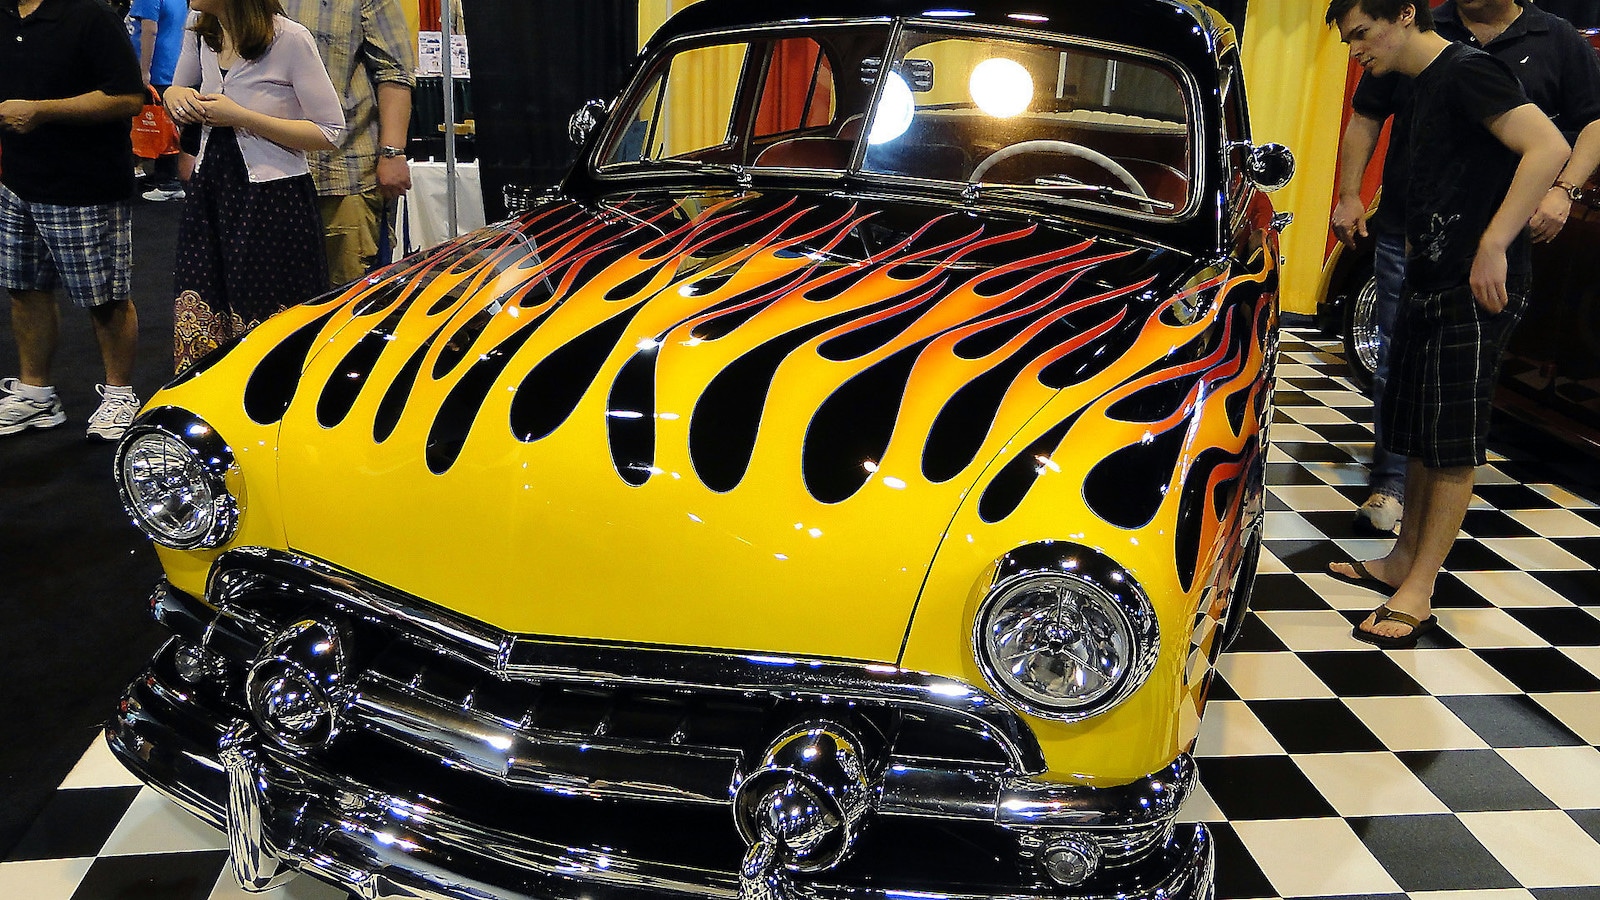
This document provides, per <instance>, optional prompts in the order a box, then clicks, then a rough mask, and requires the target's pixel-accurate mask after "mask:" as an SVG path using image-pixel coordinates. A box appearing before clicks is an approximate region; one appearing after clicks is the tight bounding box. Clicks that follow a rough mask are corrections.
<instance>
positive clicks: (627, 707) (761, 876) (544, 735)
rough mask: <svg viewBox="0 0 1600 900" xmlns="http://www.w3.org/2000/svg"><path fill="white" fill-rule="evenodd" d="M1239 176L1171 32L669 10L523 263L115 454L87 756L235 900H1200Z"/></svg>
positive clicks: (494, 264)
mask: <svg viewBox="0 0 1600 900" xmlns="http://www.w3.org/2000/svg"><path fill="white" fill-rule="evenodd" d="M758 7H759V8H758ZM1248 123H1249V118H1248V116H1247V113H1246V107H1245V93H1244V88H1243V83H1242V80H1241V74H1240V62H1239V50H1238V46H1237V42H1236V40H1235V37H1234V33H1233V31H1232V29H1231V28H1230V27H1229V26H1228V25H1227V23H1226V22H1225V21H1223V20H1222V19H1221V18H1220V17H1219V16H1217V15H1216V14H1215V13H1212V12H1211V11H1209V10H1208V9H1206V8H1205V7H1204V6H1201V5H1199V4H1197V3H1193V2H1189V0H1126V2H1122V3H1116V4H1106V3H1078V2H1034V3H1001V2H981V3H975V4H968V5H962V6H959V7H951V8H928V7H926V6H923V5H920V4H915V3H910V2H906V0H884V2H861V0H857V2H850V3H845V2H835V0H813V2H807V3H779V4H776V5H774V4H767V5H764V6H762V5H759V4H752V3H748V2H734V0H704V2H701V3H698V4H695V5H693V6H691V7H689V8H687V9H686V10H684V11H682V12H680V13H679V14H678V15H677V16H676V17H674V18H673V19H672V20H671V21H670V22H669V23H668V24H667V26H666V27H664V28H663V29H662V31H661V32H660V33H659V34H657V35H656V36H655V37H654V38H653V39H652V40H651V41H650V43H649V44H648V46H647V47H646V48H645V50H644V52H643V53H642V54H641V56H640V60H639V62H638V64H637V67H636V69H635V71H634V72H633V74H632V76H631V80H630V82H629V84H628V86H627V87H626V88H625V89H624V91H623V93H622V94H621V96H620V97H619V98H618V99H616V100H615V101H614V102H611V103H599V102H595V103H592V104H589V105H587V106H585V107H584V108H583V109H582V110H580V111H579V112H578V113H577V114H575V115H574V116H573V119H572V122H571V131H572V134H573V137H574V138H575V140H576V141H577V142H578V143H579V145H580V147H581V150H580V155H579V158H578V162H577V163H576V164H575V166H574V167H573V169H572V171H571V174H570V175H569V176H568V177H567V178H566V179H565V181H563V182H562V183H561V184H560V185H559V186H558V187H556V188H553V189H552V190H551V191H550V192H549V193H547V194H545V195H543V196H541V197H540V198H539V199H538V200H537V202H535V203H533V204H532V205H531V206H530V208H528V209H526V210H525V211H522V212H520V214H519V215H517V216H516V217H514V218H512V219H510V220H508V221H505V222H501V223H498V224H495V225H491V226H489V227H487V228H484V229H482V230H479V231H476V232H474V233H471V234H468V235H466V236H464V237H461V238H459V239H456V240H452V241H449V242H446V243H444V244H442V245H440V246H438V247H435V248H432V249H431V250H427V251H424V252H422V253H419V254H416V255H414V256H411V257H409V258H406V259H403V260H401V261H399V262H396V263H394V264H392V265H390V266H388V267H387V268H385V269H383V270H381V271H379V272H377V273H375V274H373V275H372V276H370V277H368V278H365V279H363V280H360V281H358V282H356V283H354V284H351V285H349V286H348V287H347V288H345V289H343V290H342V291H338V292H335V293H333V294H330V295H328V296H326V297H322V298H320V299H317V300H313V301H311V302H308V303H306V304H303V305H300V306H296V307H294V308H292V309H290V310H288V311H286V312H284V313H282V314H280V315H278V316H276V317H274V318H272V319H270V320H268V321H267V322H265V323H263V324H262V325H261V326H259V327H258V328H257V329H255V331H253V332H252V333H250V334H249V335H247V336H246V337H244V338H243V339H242V340H239V341H237V342H236V343H234V344H232V345H230V346H225V347H223V348H220V349H219V350H218V351H217V352H215V353H214V354H212V355H211V356H209V357H207V358H206V359H204V360H203V361H201V362H200V363H199V364H198V365H196V366H195V367H193V368H191V369H189V370H188V371H186V372H184V373H182V374H181V375H180V376H179V377H178V378H177V380H175V381H173V382H172V383H171V384H170V385H168V386H167V387H166V388H165V389H164V390H162V391H161V392H160V393H159V394H157V395H156V396H155V397H154V398H153V399H152V400H151V402H150V404H149V405H148V406H147V407H146V408H145V410H144V411H143V412H142V414H141V415H140V417H139V419H138V420H137V422H136V424H135V426H134V427H133V428H132V429H130V431H129V434H128V435H127V437H126V438H125V439H124V441H123V442H122V443H121V445H120V446H119V448H118V454H117V463H116V467H117V477H118V482H119V486H120V488H121V491H122V493H123V498H124V501H125V504H126V506H127V508H128V510H129V512H130V513H131V515H132V516H133V518H134V519H135V521H136V522H137V523H138V524H139V526H140V527H141V528H143V529H144V530H145V531H146V532H147V533H148V534H149V535H150V537H151V538H152V539H153V541H154V542H155V543H156V545H157V549H158V552H159V555H160V558H161V562H162V565H163V568H164V570H165V578H164V579H163V580H162V582H161V583H160V584H159V585H158V586H157V587H156V589H155V591H154V594H153V595H152V597H151V599H150V607H151V609H152V611H153V613H154V615H155V616H156V617H157V619H158V620H159V621H160V622H162V623H163V624H164V625H165V626H166V627H168V628H169V629H170V630H171V631H172V633H173V636H172V638H171V640H170V642H169V643H168V644H167V645H166V646H165V647H164V648H163V649H161V651H160V652H159V654H158V655H157V656H156V658H155V659H154V661H153V662H152V664H151V666H150V668H149V669H148V671H147V672H145V673H144V674H143V675H141V676H140V677H139V678H138V679H137V680H136V681H135V682H134V683H133V684H132V685H131V686H130V688H129V689H128V692H127V694H126V696H125V698H124V699H123V701H122V703H121V706H120V708H119V709H118V711H117V714H116V716H115V717H114V718H113V720H112V721H111V724H110V726H109V740H110V743H111V747H112V749H113V750H114V752H115V753H116V754H117V755H118V756H119V757H120V758H121V759H122V760H123V761H124V762H125V763H126V764H127V765H128V766H129V767H130V768H131V769H132V770H133V771H134V772H136V773H137V774H138V775H139V776H140V777H141V778H142V779H144V780H145V781H147V782H148V783H150V784H151V785H152V786H153V787H155V788H156V789H158V790H159V791H161V792H162V793H164V794H165V795H166V796H168V797H170V798H172V799H173V800H175V801H176V802H177V803H179V804H181V805H183V806H184V807H186V808H187V809H189V810H190V811H192V812H193V813H195V814H196V815H198V816H200V817H201V818H203V819H205V820H206V821H208V822H210V823H211V824H213V825H215V826H217V827H218V828H222V829H225V830H226V831H227V833H228V836H229V844H230V849H231V852H232V864H233V869H234V872H235V874H236V875H237V876H238V877H239V879H240V881H241V882H242V883H243V884H244V886H245V887H246V888H248V889H251V890H257V891H259V890H266V889H269V888H271V887H273V886H274V885H276V884H278V883H279V882H280V881H282V880H283V879H284V878H286V877H290V876H293V875H295V874H297V873H303V874H307V875H310V876H312V877H314V878H317V879H321V880H323V881H326V882H328V883H330V884H333V885H335V886H337V887H340V888H342V889H344V890H346V891H349V892H350V893H352V894H355V895H357V896H360V897H366V898H389V897H409V898H449V900H468V898H488V897H561V898H572V900H579V898H626V897H633V896H636V895H640V896H642V895H674V896H693V897H718V898H751V900H779V898H790V897H795V898H799V897H806V898H818V900H821V898H841V900H842V898H862V900H866V898H887V897H892V896H907V895H913V896H940V897H962V898H1000V897H1004V898H1016V900H1023V898H1045V897H1062V896H1083V897H1148V898H1156V897H1161V898H1191V897H1193V898H1201V897H1209V896H1211V892H1212V890H1213V888H1212V885H1213V880H1214V879H1213V871H1212V869H1213V859H1214V851H1213V847H1212V844H1211V839H1210V835H1209V833H1208V832H1207V830H1206V829H1205V827H1204V826H1203V825H1201V824H1196V823H1192V822H1181V821H1180V816H1179V815H1178V811H1179V807H1180V805H1181V804H1182V803H1183V801H1184V798H1185V797H1186V796H1187V795H1189V793H1190V792H1191V790H1192V788H1193V787H1194V785H1195V783H1196V774H1195V764H1194V762H1193V759H1192V757H1191V752H1192V749H1193V746H1194V743H1195V740H1196V735H1197V731H1198V727H1199V721H1200V714H1201V711H1202V709H1203V708H1204V705H1205V701H1206V692H1207V687H1208V684H1209V676H1210V672H1211V665H1212V663H1213V662H1214V661H1215V659H1216V656H1217V654H1218V653H1219V652H1221V648H1222V646H1223V644H1224V643H1225V641H1226V640H1227V639H1228V637H1229V636H1231V635H1232V634H1233V633H1234V632H1235V631H1236V630H1237V629H1238V628H1239V626H1240V623H1241V621H1242V617H1243V613H1244V610H1245V608H1246V604H1247V602H1248V597H1249V593H1250V588H1251V585H1252V583H1253V579H1254V574H1255V560H1256V553H1257V549H1258V547H1259V545H1260V541H1261V536H1262V535H1261V531H1262V521H1263V513H1262V506H1263V500H1262V498H1263V473H1264V468H1265V466H1264V461H1265V456H1266V446H1267V445H1266V428H1267V423H1268V420H1269V418H1270V414H1271V395H1272V373H1273V360H1274V354H1275V351H1276V346H1277V345H1276V327H1277V319H1278V312H1277V284H1278V232H1279V231H1280V230H1281V229H1282V227H1283V226H1284V224H1286V218H1287V217H1285V216H1282V215H1275V214H1274V213H1273V210H1272V207H1271V204H1270V203H1269V202H1268V200H1267V198H1266V195H1265V193H1264V191H1266V190H1271V189H1274V188H1276V187H1278V186H1281V185H1282V183H1283V182H1284V181H1286V180H1287V179H1288V177H1289V175H1290V173H1291V170H1292V165H1293V160H1292V158H1291V157H1290V155H1289V154H1288V151H1287V150H1285V149H1284V148H1282V147H1280V146H1276V145H1265V146H1255V145H1253V144H1252V143H1251V141H1250V135H1249V124H1248Z"/></svg>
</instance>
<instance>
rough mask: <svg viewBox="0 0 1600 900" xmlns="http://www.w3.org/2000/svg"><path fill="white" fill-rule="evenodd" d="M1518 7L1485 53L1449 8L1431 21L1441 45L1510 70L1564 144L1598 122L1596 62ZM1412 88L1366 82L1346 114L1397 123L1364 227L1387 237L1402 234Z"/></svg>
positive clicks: (1397, 79)
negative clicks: (1471, 51)
mask: <svg viewBox="0 0 1600 900" xmlns="http://www.w3.org/2000/svg"><path fill="white" fill-rule="evenodd" d="M1518 5H1519V6H1521V7H1522V14H1521V15H1519V16H1517V18H1516V20H1515V21H1513V22H1512V23H1511V24H1510V25H1508V26H1506V30H1505V31H1502V32H1501V33H1500V34H1499V35H1497V36H1496V37H1495V39H1494V40H1492V41H1490V42H1489V44H1488V46H1480V45H1479V44H1478V39H1477V38H1475V37H1473V35H1472V31H1471V29H1469V28H1467V26H1466V25H1464V24H1462V22H1461V17H1460V14H1459V13H1457V12H1456V4H1455V0H1448V2H1446V3H1445V4H1444V5H1443V6H1440V7H1439V8H1438V9H1435V10H1434V11H1433V21H1434V25H1435V27H1436V29H1437V30H1438V32H1439V35H1440V36H1441V37H1444V38H1446V39H1448V40H1452V41H1457V42H1459V43H1463V44H1466V45H1467V46H1469V47H1476V48H1478V49H1481V50H1485V51H1488V53H1489V54H1490V55H1492V56H1494V57H1495V58H1496V59H1498V60H1500V61H1501V62H1503V63H1505V64H1506V65H1508V66H1510V67H1511V71H1512V73H1513V74H1514V75H1516V76H1517V80H1518V81H1520V82H1522V89H1523V90H1524V91H1525V92H1526V93H1527V95H1528V99H1529V100H1532V101H1533V103H1534V105H1536V106H1538V107H1539V109H1541V110H1543V111H1544V114H1545V115H1547V116H1549V117H1550V118H1551V120H1552V121H1554V122H1555V123H1556V127H1557V128H1559V129H1560V130H1561V133H1562V134H1563V135H1564V136H1565V137H1566V139H1567V143H1569V144H1570V143H1572V142H1573V141H1575V140H1576V139H1577V137H1578V132H1580V131H1582V130H1583V129H1584V126H1586V125H1588V124H1589V123H1590V122H1593V121H1595V120H1596V119H1600V60H1597V59H1596V57H1595V52H1594V50H1593V49H1592V48H1591V47H1590V46H1589V43H1588V42H1587V41H1585V40H1584V39H1583V36H1582V35H1580V34H1578V32H1577V30H1576V29H1575V28H1573V27H1572V24H1571V23H1570V22H1568V21H1566V20H1565V19H1562V18H1560V17H1558V16H1554V15H1551V14H1550V13H1547V12H1545V11H1544V10H1542V9H1540V8H1539V7H1537V6H1535V5H1534V4H1532V3H1529V2H1526V0H1518ZM1411 87H1412V82H1411V79H1409V78H1406V77H1405V76H1403V75H1399V74H1390V75H1379V76H1364V77H1363V78H1362V79H1361V84H1360V85H1358V86H1357V87H1356V93H1355V96H1354V97H1352V98H1351V101H1350V105H1351V108H1352V109H1354V110H1355V111H1356V112H1358V113H1361V114H1362V115H1364V116H1366V117H1368V118H1371V119H1377V120H1378V121H1380V122H1381V121H1383V120H1384V119H1385V118H1388V117H1389V116H1390V115H1393V116H1394V117H1395V121H1394V127H1393V128H1392V129H1391V130H1390V137H1389V155H1388V156H1387V157H1385V158H1384V165H1383V200H1382V202H1381V203H1380V204H1379V207H1378V211H1377V213H1376V214H1374V216H1373V219H1372V222H1371V223H1369V225H1370V227H1372V228H1373V229H1375V230H1378V231H1384V232H1388V233H1397V232H1399V231H1400V230H1401V219H1402V214H1403V210H1402V209H1401V207H1402V206H1403V204H1404V198H1405V188H1406V185H1405V173H1404V172H1402V171H1399V169H1398V167H1397V165H1396V160H1398V159H1399V158H1400V157H1401V156H1403V155H1404V153H1405V147H1404V145H1403V143H1402V142H1403V141H1404V136H1405V133H1406V131H1407V130H1408V128H1409V126H1408V125H1407V122H1406V120H1407V118H1408V117H1409V112H1410V109H1411Z"/></svg>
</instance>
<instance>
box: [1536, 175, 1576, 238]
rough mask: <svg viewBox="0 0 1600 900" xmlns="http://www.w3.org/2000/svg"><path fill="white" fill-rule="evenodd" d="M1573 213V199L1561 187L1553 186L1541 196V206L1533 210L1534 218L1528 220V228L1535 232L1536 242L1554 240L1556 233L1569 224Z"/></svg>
mask: <svg viewBox="0 0 1600 900" xmlns="http://www.w3.org/2000/svg"><path fill="white" fill-rule="evenodd" d="M1571 214H1572V199H1571V198H1570V197H1568V196H1567V192H1566V191H1565V190H1563V189H1560V188H1551V189H1550V190H1548V191H1545V192H1544V196H1543V197H1541V198H1539V208H1538V209H1536V210H1534V211H1533V218H1531V219H1529V220H1528V229H1529V230H1530V231H1531V232H1533V240H1534V243H1538V244H1542V243H1544V242H1546V241H1553V240H1555V239H1556V235H1558V234H1560V233H1561V229H1562V228H1563V227H1565V226H1566V224H1567V216H1569V215H1571Z"/></svg>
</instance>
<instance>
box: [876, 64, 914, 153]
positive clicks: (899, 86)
mask: <svg viewBox="0 0 1600 900" xmlns="http://www.w3.org/2000/svg"><path fill="white" fill-rule="evenodd" d="M916 112H917V102H916V101H915V100H913V99H912V98H911V86H910V85H908V84H906V80H905V79H904V78H902V77H901V76H900V73H899V72H890V73H889V74H888V76H887V77H886V78H884V81H883V96H882V97H880V98H879V99H878V109H877V111H876V112H874V113H873V114H872V131H871V132H870V133H869V134H868V135H867V143H869V144H887V143H889V142H890V141H892V140H894V139H895V138H897V137H899V136H900V135H902V134H905V133H906V129H907V128H910V127H911V117H912V116H914V115H916Z"/></svg>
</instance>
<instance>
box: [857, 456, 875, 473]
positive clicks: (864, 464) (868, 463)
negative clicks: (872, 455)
mask: <svg viewBox="0 0 1600 900" xmlns="http://www.w3.org/2000/svg"><path fill="white" fill-rule="evenodd" d="M861 468H863V469H866V470H867V471H868V472H876V471H878V462H877V460H872V459H867V460H862V461H861Z"/></svg>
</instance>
